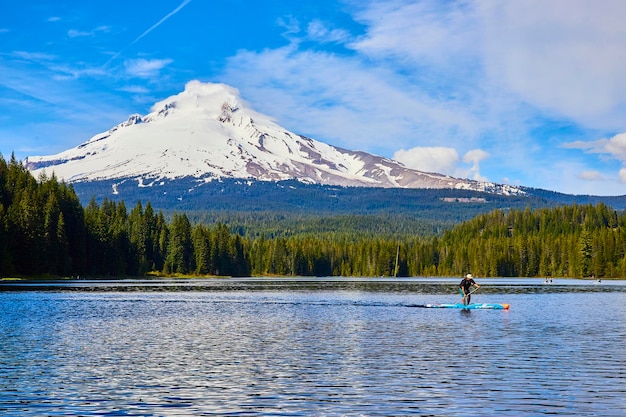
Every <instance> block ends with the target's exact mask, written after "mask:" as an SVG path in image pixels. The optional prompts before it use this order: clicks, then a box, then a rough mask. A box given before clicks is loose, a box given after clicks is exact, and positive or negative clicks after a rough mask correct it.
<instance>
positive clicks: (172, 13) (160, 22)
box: [104, 0, 191, 67]
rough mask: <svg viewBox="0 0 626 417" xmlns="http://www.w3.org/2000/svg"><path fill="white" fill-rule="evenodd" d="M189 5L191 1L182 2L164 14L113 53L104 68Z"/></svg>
mask: <svg viewBox="0 0 626 417" xmlns="http://www.w3.org/2000/svg"><path fill="white" fill-rule="evenodd" d="M189 3H191V0H184V1H183V2H182V3H181V4H180V5H179V6H178V7H177V8H175V9H174V10H172V11H171V12H169V13H168V14H166V15H165V16H163V18H161V20H159V21H158V22H156V23H155V24H154V25H152V26H150V27H149V28H148V29H147V30H145V31H144V32H143V33H142V34H141V35H139V36H138V37H137V38H135V39H134V40H133V41H132V42H131V43H129V44H128V45H126V46H125V47H124V48H122V49H121V50H120V51H118V52H117V53H115V54H114V55H113V56H112V57H111V58H109V60H108V61H107V62H106V63H105V64H104V66H105V67H106V66H107V65H108V64H109V63H110V62H111V61H113V60H114V59H116V58H117V57H118V56H120V55H121V54H122V53H123V52H124V51H125V50H126V49H128V48H129V47H130V46H132V45H134V44H136V43H137V42H139V41H140V40H141V39H142V38H143V37H144V36H146V35H147V34H149V33H150V32H152V31H153V30H155V29H156V28H158V27H159V26H161V25H162V24H163V23H164V22H165V21H166V20H167V19H169V18H170V17H172V16H174V15H175V14H176V13H178V12H179V11H181V10H182V9H183V7H185V6H186V5H188V4H189Z"/></svg>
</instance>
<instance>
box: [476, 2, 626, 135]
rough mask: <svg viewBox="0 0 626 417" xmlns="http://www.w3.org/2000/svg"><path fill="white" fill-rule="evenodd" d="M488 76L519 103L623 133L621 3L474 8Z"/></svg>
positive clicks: (625, 59) (625, 34)
mask: <svg viewBox="0 0 626 417" xmlns="http://www.w3.org/2000/svg"><path fill="white" fill-rule="evenodd" d="M476 4H477V7H476V11H477V13H478V15H479V16H480V19H481V21H482V25H481V27H482V28H483V30H484V33H483V36H484V37H483V40H484V58H485V65H486V68H487V71H488V74H489V75H490V76H491V77H492V78H493V79H494V81H497V82H499V83H501V84H502V85H503V86H504V87H506V88H508V89H510V90H511V91H512V92H514V93H516V94H518V95H519V96H520V97H521V98H522V99H523V100H525V101H527V102H528V103H531V104H532V105H535V106H538V107H539V108H542V109H547V110H550V111H553V112H556V114H558V115H561V116H564V117H568V118H572V119H574V120H575V121H577V122H578V123H583V124H585V125H587V126H590V127H600V128H619V127H622V126H623V114H624V110H625V109H626V78H625V77H624V76H623V74H624V73H626V54H624V44H626V25H624V23H623V21H624V16H626V2H624V1H621V0H604V1H601V2H589V1H587V0H553V1H550V2H545V1H541V0H526V1H504V2H503V1H498V0H486V1H483V2H479V3H476Z"/></svg>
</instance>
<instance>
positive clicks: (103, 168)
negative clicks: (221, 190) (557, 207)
mask: <svg viewBox="0 0 626 417" xmlns="http://www.w3.org/2000/svg"><path fill="white" fill-rule="evenodd" d="M24 163H25V166H26V167H27V168H28V169H29V170H30V171H31V172H32V173H33V175H35V176H38V175H40V174H41V173H44V172H45V173H46V175H52V173H54V174H55V175H56V176H57V177H58V178H60V179H63V180H65V181H67V182H71V183H78V182H89V181H103V180H106V181H109V180H119V181H127V180H133V181H135V182H136V184H137V186H138V187H146V186H152V185H156V184H162V183H164V182H167V181H169V180H174V179H181V178H187V177H189V178H195V179H196V180H197V181H198V183H203V182H210V181H213V180H215V179H219V178H239V179H244V180H246V179H249V180H261V181H284V180H292V179H296V180H298V181H301V182H303V183H314V184H319V185H337V186H358V187H382V188H432V189H459V190H473V191H485V192H490V193H496V194H502V195H520V194H524V191H523V187H516V186H511V185H506V184H496V183H491V182H479V181H474V180H469V179H459V178H454V177H451V176H447V175H443V174H437V173H427V172H422V171H418V170H414V169H410V168H407V167H406V166H404V165H403V164H401V163H400V162H397V161H394V160H392V159H389V158H384V157H381V156H377V155H373V154H369V153H367V152H363V151H351V150H347V149H343V148H340V147H335V146H332V145H329V144H326V143H323V142H320V141H317V140H315V139H312V138H308V137H306V136H302V135H298V134H296V133H293V132H291V131H289V130H287V129H284V128H282V127H281V126H279V125H278V124H277V123H276V122H275V121H274V120H273V119H272V118H271V117H268V116H265V115H263V114H260V113H258V112H256V111H254V110H253V109H252V108H251V107H250V105H249V104H248V103H247V102H246V101H245V100H243V99H242V98H241V96H240V95H239V92H238V90H237V89H235V88H233V87H230V86H227V85H225V84H213V83H202V82H199V81H191V82H189V83H187V85H186V86H185V90H184V91H183V92H181V93H179V94H176V95H174V96H171V97H169V98H167V99H165V100H162V101H160V102H157V103H156V104H155V105H154V106H153V107H152V111H151V112H150V113H149V114H147V115H145V116H142V115H139V114H133V115H131V116H130V117H129V118H128V119H127V120H126V121H124V122H122V123H120V124H118V125H116V126H114V127H113V128H111V129H109V130H108V131H106V132H103V133H100V134H97V135H95V136H93V137H92V138H91V139H89V140H88V141H86V142H84V143H82V144H80V145H78V146H76V147H75V148H72V149H69V150H66V151H63V152H61V153H58V154H56V155H49V156H29V157H28V158H26V159H25V161H24Z"/></svg>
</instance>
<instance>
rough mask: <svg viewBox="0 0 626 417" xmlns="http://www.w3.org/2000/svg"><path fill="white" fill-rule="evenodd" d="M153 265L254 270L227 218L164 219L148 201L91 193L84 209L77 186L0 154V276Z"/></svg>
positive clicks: (114, 272)
mask: <svg viewBox="0 0 626 417" xmlns="http://www.w3.org/2000/svg"><path fill="white" fill-rule="evenodd" d="M149 271H156V272H163V273H166V274H168V273H181V274H207V275H229V276H246V275H250V272H251V271H250V268H249V262H248V261H247V259H246V258H245V250H244V243H243V241H242V239H241V238H240V237H239V236H238V235H233V234H231V233H230V231H229V230H228V228H227V227H226V226H224V225H217V226H215V227H207V226H204V225H201V224H198V225H195V226H192V225H191V224H190V222H189V220H188V219H187V217H186V216H185V215H184V214H182V215H179V214H175V215H174V216H173V219H172V220H171V221H170V222H166V220H165V218H164V216H163V213H162V212H159V213H155V212H154V210H153V209H152V206H151V205H150V203H147V204H146V206H145V208H144V207H143V206H142V204H141V203H137V204H136V206H135V207H134V208H133V209H132V210H130V213H129V212H128V210H127V208H126V206H125V204H124V202H114V201H111V200H104V201H103V202H102V203H101V204H96V202H95V200H94V199H92V200H91V202H90V203H89V204H88V205H87V207H85V208H83V206H82V205H81V204H80V201H79V199H78V198H77V196H76V193H75V192H74V189H73V187H72V186H71V185H66V184H65V183H63V182H59V181H57V179H56V178H55V177H54V176H52V177H51V178H47V177H45V176H42V177H41V178H39V179H38V180H35V178H34V177H33V176H32V175H31V174H30V172H29V171H28V170H27V169H26V168H24V166H23V165H22V164H21V163H19V162H18V161H16V160H15V157H14V156H12V157H11V160H10V162H9V163H7V162H6V161H5V160H4V159H3V158H2V157H0V277H1V276H5V277H6V276H85V275H87V276H124V275H133V276H137V275H144V274H146V273H147V272H149Z"/></svg>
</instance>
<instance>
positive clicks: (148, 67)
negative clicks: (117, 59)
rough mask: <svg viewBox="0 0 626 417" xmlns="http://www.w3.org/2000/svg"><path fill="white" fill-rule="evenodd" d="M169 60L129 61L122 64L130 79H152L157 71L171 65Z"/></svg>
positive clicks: (141, 59)
mask: <svg viewBox="0 0 626 417" xmlns="http://www.w3.org/2000/svg"><path fill="white" fill-rule="evenodd" d="M172 62H173V61H172V60H171V59H143V58H138V59H129V60H126V61H125V62H124V66H125V67H126V72H127V73H128V74H129V75H130V76H132V77H139V78H153V77H155V76H156V75H158V74H159V71H160V70H161V69H162V68H163V67H165V66H167V65H169V64H171V63H172Z"/></svg>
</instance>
